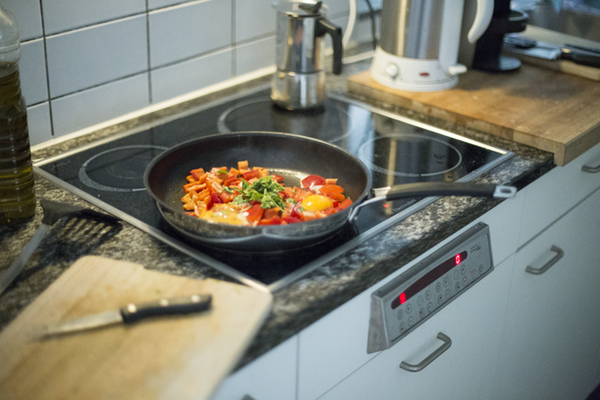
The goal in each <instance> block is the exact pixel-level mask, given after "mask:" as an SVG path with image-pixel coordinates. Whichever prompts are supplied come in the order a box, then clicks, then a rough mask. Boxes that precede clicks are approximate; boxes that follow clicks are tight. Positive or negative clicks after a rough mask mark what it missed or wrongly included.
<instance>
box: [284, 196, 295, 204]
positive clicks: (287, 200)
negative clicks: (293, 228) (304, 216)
mask: <svg viewBox="0 0 600 400" xmlns="http://www.w3.org/2000/svg"><path fill="white" fill-rule="evenodd" d="M285 202H286V203H292V204H298V202H297V201H296V200H294V199H292V198H291V197H288V198H287V199H285Z"/></svg>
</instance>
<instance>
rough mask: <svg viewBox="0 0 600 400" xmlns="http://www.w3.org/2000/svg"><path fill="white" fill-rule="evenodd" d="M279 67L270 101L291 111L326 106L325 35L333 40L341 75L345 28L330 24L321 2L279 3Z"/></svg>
mask: <svg viewBox="0 0 600 400" xmlns="http://www.w3.org/2000/svg"><path fill="white" fill-rule="evenodd" d="M273 7H275V9H276V10H277V37H276V46H277V47H276V65H277V70H276V71H275V73H274V74H273V78H272V80H271V99H272V100H273V102H274V103H275V104H276V105H278V106H279V107H282V108H285V109H288V110H306V109H314V108H320V107H323V105H324V104H325V100H326V97H327V96H326V92H325V67H324V64H325V54H324V47H325V35H326V34H329V35H331V38H332V41H333V73H334V74H340V73H341V72H342V29H341V28H339V27H337V26H335V25H333V24H332V23H331V22H329V21H328V20H327V19H326V18H325V15H324V12H323V8H324V7H323V6H322V4H321V2H309V1H277V2H275V3H274V4H273Z"/></svg>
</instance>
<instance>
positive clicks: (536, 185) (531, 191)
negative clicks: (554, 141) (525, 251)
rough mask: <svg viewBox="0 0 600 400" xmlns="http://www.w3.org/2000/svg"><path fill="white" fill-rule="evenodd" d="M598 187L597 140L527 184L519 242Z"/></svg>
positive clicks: (599, 150) (599, 173)
mask: <svg viewBox="0 0 600 400" xmlns="http://www.w3.org/2000/svg"><path fill="white" fill-rule="evenodd" d="M599 187H600V144H598V145H596V146H594V147H593V148H591V149H590V150H588V151H587V152H585V153H584V154H582V155H581V156H579V157H578V158H577V159H576V160H574V161H572V162H571V163H569V164H568V165H566V166H564V167H556V168H554V169H553V170H552V171H550V172H549V173H548V174H546V175H544V176H543V177H542V178H540V179H538V180H537V181H535V182H533V183H532V184H531V185H529V186H527V187H526V188H525V189H524V190H523V192H524V196H525V199H524V203H523V219H522V222H521V233H520V235H519V246H522V245H523V244H525V243H527V242H528V241H529V240H531V239H532V238H533V237H534V236H536V235H537V234H538V233H540V232H541V231H543V230H544V229H545V228H546V227H548V226H549V225H550V224H552V223H553V222H554V221H556V220H557V219H558V218H559V217H560V216H561V215H564V214H565V213H566V212H567V211H569V210H570V209H571V208H573V207H574V206H575V205H577V204H578V203H579V202H581V201H582V200H583V199H585V198H586V197H587V196H588V195H589V194H591V193H592V192H593V191H595V190H596V189H598V188H599Z"/></svg>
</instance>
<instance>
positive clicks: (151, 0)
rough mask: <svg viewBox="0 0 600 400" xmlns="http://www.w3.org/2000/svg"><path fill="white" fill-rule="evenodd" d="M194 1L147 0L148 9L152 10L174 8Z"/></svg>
mask: <svg viewBox="0 0 600 400" xmlns="http://www.w3.org/2000/svg"><path fill="white" fill-rule="evenodd" d="M190 1H196V0H148V9H150V10H154V9H157V8H161V7H168V6H174V5H176V4H181V3H187V2H190Z"/></svg>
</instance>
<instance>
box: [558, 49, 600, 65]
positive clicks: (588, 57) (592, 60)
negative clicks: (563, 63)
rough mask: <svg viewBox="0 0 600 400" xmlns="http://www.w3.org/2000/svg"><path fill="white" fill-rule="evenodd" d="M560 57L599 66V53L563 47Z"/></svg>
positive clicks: (582, 63) (576, 62) (577, 62)
mask: <svg viewBox="0 0 600 400" xmlns="http://www.w3.org/2000/svg"><path fill="white" fill-rule="evenodd" d="M561 58H562V59H563V60H569V61H572V62H574V63H575V64H580V65H587V66H588V67H595V68H600V54H598V55H595V54H592V53H587V54H586V53H580V52H576V51H572V50H570V49H563V50H562V55H561Z"/></svg>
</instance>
